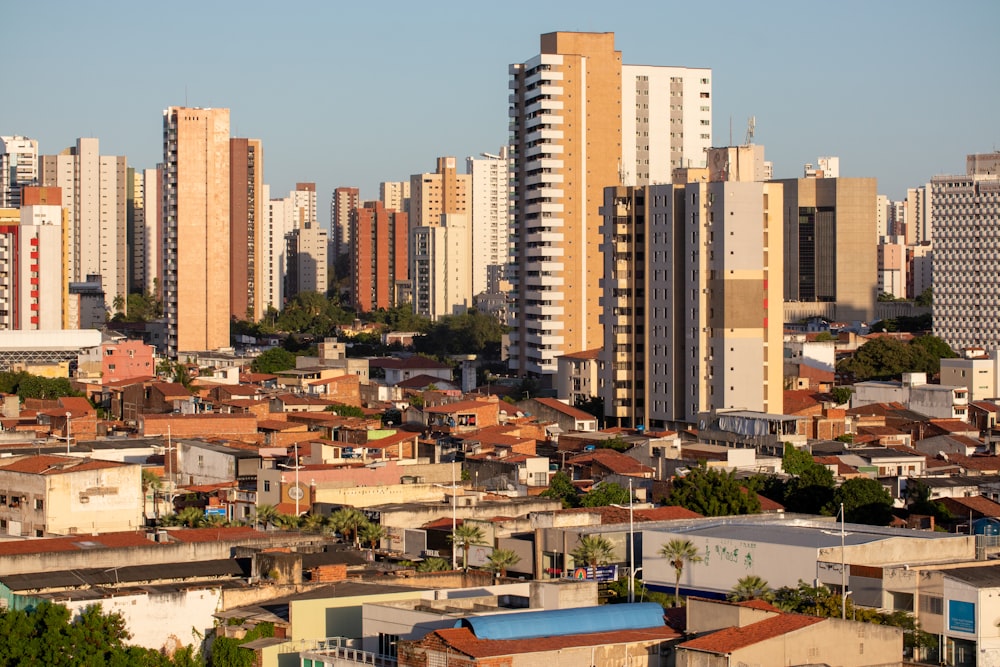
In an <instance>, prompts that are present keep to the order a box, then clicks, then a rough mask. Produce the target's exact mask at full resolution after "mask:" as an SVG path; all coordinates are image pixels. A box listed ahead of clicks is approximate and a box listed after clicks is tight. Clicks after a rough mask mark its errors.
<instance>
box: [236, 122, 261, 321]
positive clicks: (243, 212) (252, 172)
mask: <svg viewBox="0 0 1000 667" xmlns="http://www.w3.org/2000/svg"><path fill="white" fill-rule="evenodd" d="M229 180H230V184H229V239H230V240H229V271H230V278H229V314H230V317H232V318H235V319H238V320H249V321H251V322H257V321H258V320H260V318H261V317H262V316H263V315H264V303H263V301H262V300H261V294H260V287H261V284H262V283H263V280H264V261H263V258H262V257H261V254H262V253H263V251H264V227H265V224H264V218H265V217H266V216H267V210H266V208H267V207H266V203H265V202H266V201H267V200H265V199H264V147H263V144H262V143H261V141H260V139H242V138H233V139H230V140H229Z"/></svg>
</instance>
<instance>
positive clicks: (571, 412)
mask: <svg viewBox="0 0 1000 667" xmlns="http://www.w3.org/2000/svg"><path fill="white" fill-rule="evenodd" d="M535 402H536V403H539V404H541V405H544V406H545V407H547V408H551V409H552V410H555V411H556V412H561V413H562V414H564V415H566V416H567V417H572V418H573V419H580V420H591V421H596V420H597V417H595V416H594V415H592V414H590V413H589V412H584V411H583V410H581V409H579V408H574V407H573V406H571V405H567V404H565V403H563V402H562V401H560V400H557V399H554V398H536V399H535Z"/></svg>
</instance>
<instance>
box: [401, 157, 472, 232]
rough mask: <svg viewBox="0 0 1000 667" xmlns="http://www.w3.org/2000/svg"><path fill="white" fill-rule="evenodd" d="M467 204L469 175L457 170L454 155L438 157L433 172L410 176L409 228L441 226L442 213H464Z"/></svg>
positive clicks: (467, 206) (468, 202) (466, 209)
mask: <svg viewBox="0 0 1000 667" xmlns="http://www.w3.org/2000/svg"><path fill="white" fill-rule="evenodd" d="M469 205H470V201H469V175H468V174H459V173H458V171H457V167H456V160H455V158H453V157H439V158H438V159H437V169H436V170H435V171H434V173H431V174H414V175H413V176H411V177H410V215H409V219H410V227H422V226H425V225H428V226H429V225H440V224H441V216H442V215H444V214H446V213H447V214H452V213H459V214H463V215H464V214H466V213H468V212H469Z"/></svg>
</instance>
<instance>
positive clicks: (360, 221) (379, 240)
mask: <svg viewBox="0 0 1000 667" xmlns="http://www.w3.org/2000/svg"><path fill="white" fill-rule="evenodd" d="M353 217H354V220H353V221H352V223H351V227H352V231H351V237H352V238H354V239H355V242H354V243H353V244H351V249H350V254H351V262H350V264H351V275H350V278H351V282H350V285H351V288H350V291H351V297H350V298H351V302H352V303H353V304H354V307H355V308H356V309H357V310H359V311H360V312H371V311H372V310H377V309H379V308H392V307H394V306H398V305H400V301H399V297H398V285H399V284H400V283H403V282H406V281H407V278H408V276H409V260H408V250H409V242H410V234H409V223H408V219H407V215H406V213H403V212H401V211H395V210H391V209H387V208H386V207H385V206H383V205H382V202H380V201H370V202H365V203H364V205H363V206H361V207H360V208H356V209H355V210H354V216H353Z"/></svg>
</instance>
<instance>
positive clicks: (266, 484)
mask: <svg viewBox="0 0 1000 667" xmlns="http://www.w3.org/2000/svg"><path fill="white" fill-rule="evenodd" d="M270 492H271V480H268V479H265V480H264V493H270Z"/></svg>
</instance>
